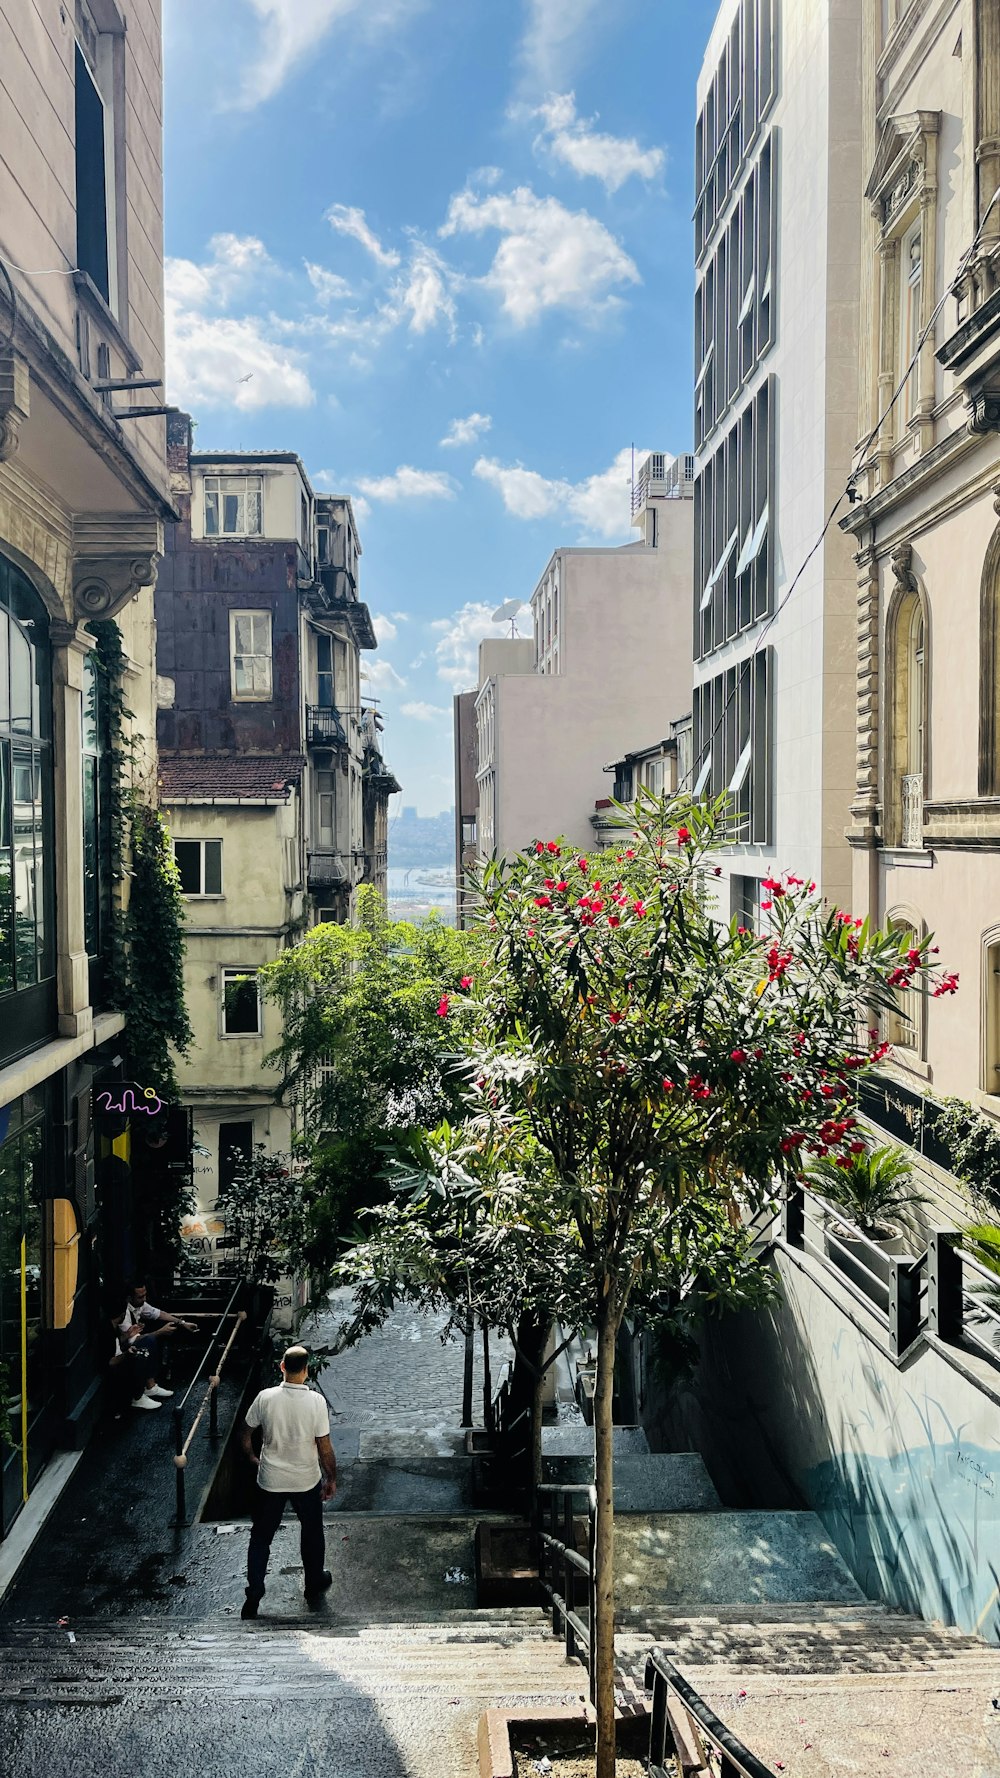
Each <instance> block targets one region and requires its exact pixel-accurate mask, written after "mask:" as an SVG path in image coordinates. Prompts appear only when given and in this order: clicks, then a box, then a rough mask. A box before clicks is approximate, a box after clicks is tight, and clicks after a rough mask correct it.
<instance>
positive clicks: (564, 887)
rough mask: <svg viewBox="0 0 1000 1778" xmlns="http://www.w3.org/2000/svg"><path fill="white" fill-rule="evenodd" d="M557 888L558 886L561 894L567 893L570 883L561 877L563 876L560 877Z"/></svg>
mask: <svg viewBox="0 0 1000 1778" xmlns="http://www.w3.org/2000/svg"><path fill="white" fill-rule="evenodd" d="M556 888H557V890H558V891H559V894H560V895H565V893H566V891H567V889H568V888H569V884H568V883H567V882H565V881H564V880H563V879H562V878H561V877H560V879H559V881H558V883H557V884H556Z"/></svg>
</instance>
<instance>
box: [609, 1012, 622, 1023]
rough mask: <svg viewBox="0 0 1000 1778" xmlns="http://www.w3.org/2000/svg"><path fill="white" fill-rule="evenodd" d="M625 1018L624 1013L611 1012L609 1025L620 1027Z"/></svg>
mask: <svg viewBox="0 0 1000 1778" xmlns="http://www.w3.org/2000/svg"><path fill="white" fill-rule="evenodd" d="M624 1017H625V1014H624V1013H623V1012H609V1014H608V1023H609V1024H611V1025H620V1024H621V1022H622V1020H623V1018H624Z"/></svg>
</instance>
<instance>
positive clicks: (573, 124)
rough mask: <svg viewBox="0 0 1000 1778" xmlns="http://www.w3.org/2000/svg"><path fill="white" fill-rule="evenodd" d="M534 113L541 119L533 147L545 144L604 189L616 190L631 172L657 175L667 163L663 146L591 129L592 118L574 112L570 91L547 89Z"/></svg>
mask: <svg viewBox="0 0 1000 1778" xmlns="http://www.w3.org/2000/svg"><path fill="white" fill-rule="evenodd" d="M535 115H536V116H537V117H540V118H541V119H542V130H541V134H540V135H539V136H538V137H537V138H536V140H535V147H536V149H537V148H538V147H539V146H542V145H544V146H547V147H548V148H549V150H550V151H551V153H552V154H553V155H554V156H555V159H556V160H558V161H562V162H563V164H564V165H565V166H567V167H572V169H573V171H574V173H579V174H580V175H581V177H583V176H586V175H592V176H593V177H594V178H595V179H600V181H601V183H602V185H603V186H604V187H605V190H606V191H617V190H618V188H619V186H621V185H624V184H625V181H626V179H631V177H632V176H633V174H635V175H636V176H637V177H638V178H640V179H656V178H658V177H659V175H660V174H661V173H662V172H663V168H664V166H665V165H666V159H667V157H666V154H665V153H664V151H663V149H662V148H642V147H640V145H639V143H638V142H637V141H636V138H635V137H634V136H608V135H605V134H604V133H603V131H599V130H595V129H593V128H592V127H591V126H592V124H593V123H594V122H595V121H596V120H595V119H586V118H582V117H578V116H577V112H576V97H575V94H573V93H550V94H549V95H548V97H547V98H546V99H545V100H544V101H543V103H542V104H541V105H539V106H538V107H537V110H536V112H535Z"/></svg>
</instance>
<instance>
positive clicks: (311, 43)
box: [231, 0, 420, 110]
mask: <svg viewBox="0 0 1000 1778" xmlns="http://www.w3.org/2000/svg"><path fill="white" fill-rule="evenodd" d="M247 3H248V4H249V6H250V7H251V9H252V10H253V11H254V12H255V13H256V15H257V17H258V19H259V20H260V25H261V30H260V45H259V54H258V56H257V58H256V60H254V61H252V62H251V63H250V65H249V67H246V68H244V70H243V76H242V79H241V81H240V83H239V87H238V90H237V93H236V96H235V98H234V99H233V100H232V101H231V103H232V104H233V105H234V106H236V107H237V108H239V109H244V110H250V109H251V108H252V107H253V106H254V105H260V104H261V103H263V101H264V100H265V99H270V98H273V96H274V94H275V93H276V92H278V91H279V89H280V88H281V87H282V86H283V85H284V83H285V81H286V80H287V79H288V76H289V75H290V74H291V73H292V72H293V70H294V69H295V68H297V67H298V66H299V64H300V63H301V62H303V61H304V60H305V58H306V57H307V56H308V55H311V54H312V53H313V52H314V51H315V50H316V49H317V48H318V47H319V45H320V44H321V43H322V41H323V39H324V38H325V37H326V36H328V34H329V33H330V31H331V30H332V29H333V27H334V25H335V24H336V23H337V22H338V20H342V21H346V20H348V19H350V20H351V26H350V29H351V32H352V34H353V35H355V36H356V35H357V34H358V33H359V32H361V31H364V33H365V34H366V35H367V36H369V37H375V38H376V39H377V38H378V37H379V36H381V35H383V34H387V33H389V32H392V31H393V30H395V28H396V27H397V26H398V25H399V24H401V23H402V21H403V19H404V18H405V17H406V16H407V14H409V13H412V12H414V11H415V10H416V8H417V6H418V5H419V4H420V0H247Z"/></svg>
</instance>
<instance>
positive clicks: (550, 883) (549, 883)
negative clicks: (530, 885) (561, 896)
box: [542, 877, 556, 889]
mask: <svg viewBox="0 0 1000 1778" xmlns="http://www.w3.org/2000/svg"><path fill="white" fill-rule="evenodd" d="M555 886H556V880H555V877H546V878H545V879H544V881H543V884H542V887H543V888H544V889H554V888H555Z"/></svg>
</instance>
